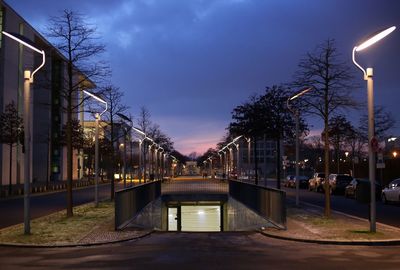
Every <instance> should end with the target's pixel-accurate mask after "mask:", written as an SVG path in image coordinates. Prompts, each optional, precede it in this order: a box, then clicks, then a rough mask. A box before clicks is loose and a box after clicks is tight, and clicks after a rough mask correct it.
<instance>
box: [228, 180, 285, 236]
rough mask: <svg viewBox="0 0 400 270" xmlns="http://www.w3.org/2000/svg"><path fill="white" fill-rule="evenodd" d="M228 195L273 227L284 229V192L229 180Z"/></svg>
mask: <svg viewBox="0 0 400 270" xmlns="http://www.w3.org/2000/svg"><path fill="white" fill-rule="evenodd" d="M229 195H230V196H231V197H232V198H234V199H236V200H237V201H239V202H241V203H243V204H244V205H246V206H247V207H248V208H250V209H251V210H253V211H255V212H256V213H258V214H259V215H261V216H263V217H264V218H266V219H267V220H268V221H270V222H271V223H273V224H274V225H276V226H278V227H280V228H284V229H286V203H285V200H286V193H285V192H284V191H282V190H278V189H274V188H269V187H263V186H256V185H254V184H249V183H244V182H239V181H236V180H229Z"/></svg>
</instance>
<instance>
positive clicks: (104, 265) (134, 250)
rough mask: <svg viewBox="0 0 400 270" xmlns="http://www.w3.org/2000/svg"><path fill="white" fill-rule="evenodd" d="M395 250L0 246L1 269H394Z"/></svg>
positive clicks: (180, 242) (268, 244) (241, 243)
mask: <svg viewBox="0 0 400 270" xmlns="http://www.w3.org/2000/svg"><path fill="white" fill-rule="evenodd" d="M398 251H399V248H398V247H393V246H392V247H365V246H363V247H360V246H336V245H318V244H306V243H298V242H291V241H285V240H277V239H272V238H268V237H265V236H262V235H260V234H258V233H244V232H238V233H154V234H152V235H150V236H148V237H145V238H142V239H139V240H136V241H130V242H124V243H121V244H114V245H102V246H96V247H77V248H40V249H39V248H5V247H0V261H1V269H2V270H8V269H146V270H147V269H152V270H153V269H162V270H168V269H173V270H176V269H191V270H195V269H201V270H204V269H230V270H232V269H290V270H293V269H297V270H302V269H307V270H308V269H325V270H329V269H335V270H337V269H352V270H358V269H360V270H365V269H399V263H400V258H399V252H398Z"/></svg>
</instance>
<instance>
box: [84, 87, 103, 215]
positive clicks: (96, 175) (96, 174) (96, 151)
mask: <svg viewBox="0 0 400 270" xmlns="http://www.w3.org/2000/svg"><path fill="white" fill-rule="evenodd" d="M82 91H83V92H84V93H85V94H86V95H88V96H90V97H92V98H94V99H95V100H97V101H99V102H101V103H103V104H105V107H106V108H105V109H104V111H102V112H101V113H96V115H95V123H96V127H95V137H94V138H95V139H94V183H95V184H94V204H95V206H96V207H98V206H99V121H100V118H101V115H102V114H103V113H105V112H106V111H107V102H106V101H105V100H103V99H101V98H99V97H98V96H96V95H94V94H93V93H90V92H88V91H86V90H82Z"/></svg>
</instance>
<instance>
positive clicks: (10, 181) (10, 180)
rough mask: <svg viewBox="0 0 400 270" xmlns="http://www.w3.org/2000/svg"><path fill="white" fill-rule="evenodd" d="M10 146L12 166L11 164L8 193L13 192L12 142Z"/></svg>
mask: <svg viewBox="0 0 400 270" xmlns="http://www.w3.org/2000/svg"><path fill="white" fill-rule="evenodd" d="M8 146H9V148H10V166H9V176H8V183H9V184H8V195H11V192H12V144H9V145H8Z"/></svg>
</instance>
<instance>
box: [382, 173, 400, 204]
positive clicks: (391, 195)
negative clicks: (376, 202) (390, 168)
mask: <svg viewBox="0 0 400 270" xmlns="http://www.w3.org/2000/svg"><path fill="white" fill-rule="evenodd" d="M382 202H383V203H385V204H386V203H388V202H400V178H398V179H395V180H393V181H392V182H390V183H389V185H388V186H387V187H385V188H384V189H383V190H382Z"/></svg>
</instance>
